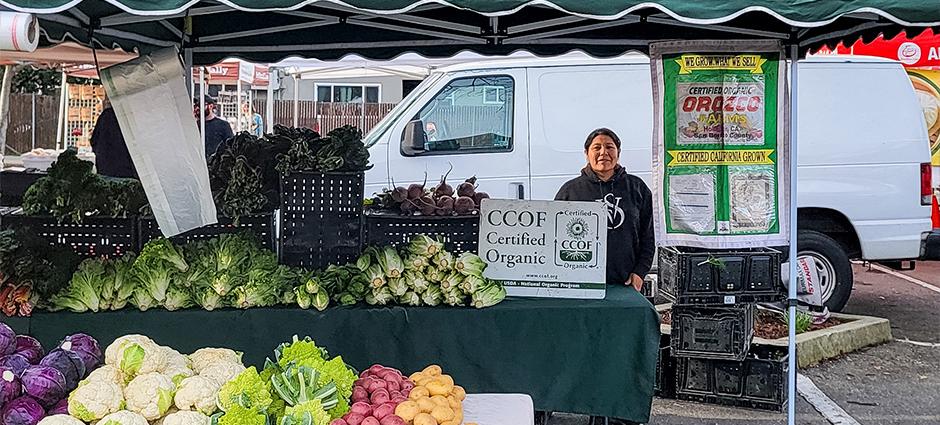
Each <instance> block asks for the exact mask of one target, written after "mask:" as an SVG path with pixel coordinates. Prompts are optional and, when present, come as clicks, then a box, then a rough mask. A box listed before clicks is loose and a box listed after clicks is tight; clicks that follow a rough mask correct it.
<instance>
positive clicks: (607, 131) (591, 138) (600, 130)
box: [584, 127, 620, 152]
mask: <svg viewBox="0 0 940 425" xmlns="http://www.w3.org/2000/svg"><path fill="white" fill-rule="evenodd" d="M597 136H607V137H610V138H611V139H613V140H614V144H615V145H617V151H618V152H619V151H620V137H617V133H614V131H613V130H611V129H609V128H605V127H601V128H598V129H597V130H594V131H592V132H591V134H588V137H587V140H585V141H584V150H585V151H587V150H588V148H589V147H591V142H593V141H594V138H595V137H597Z"/></svg>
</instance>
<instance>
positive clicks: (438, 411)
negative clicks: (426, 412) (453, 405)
mask: <svg viewBox="0 0 940 425" xmlns="http://www.w3.org/2000/svg"><path fill="white" fill-rule="evenodd" d="M431 416H433V417H434V420H436V421H437V422H438V423H441V422H446V421H450V420H453V419H454V411H453V410H450V407H447V406H437V407H435V408H434V410H432V411H431Z"/></svg>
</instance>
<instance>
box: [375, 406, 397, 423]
mask: <svg viewBox="0 0 940 425" xmlns="http://www.w3.org/2000/svg"><path fill="white" fill-rule="evenodd" d="M393 413H395V404H393V403H382V405H380V406H378V407H376V408H375V409H373V410H372V416H375V418H376V419H379V420H381V419H382V418H384V417H386V416H388V415H391V414H393Z"/></svg>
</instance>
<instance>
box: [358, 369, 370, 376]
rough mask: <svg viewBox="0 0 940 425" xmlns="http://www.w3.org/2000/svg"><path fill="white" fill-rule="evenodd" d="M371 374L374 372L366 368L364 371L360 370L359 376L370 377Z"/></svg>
mask: <svg viewBox="0 0 940 425" xmlns="http://www.w3.org/2000/svg"><path fill="white" fill-rule="evenodd" d="M369 376H372V374H371V373H369V369H366V370H364V371H362V372H359V377H360V378H368V377H369Z"/></svg>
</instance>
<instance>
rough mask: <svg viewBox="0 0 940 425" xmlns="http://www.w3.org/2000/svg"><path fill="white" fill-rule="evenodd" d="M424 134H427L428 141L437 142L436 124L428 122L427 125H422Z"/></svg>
mask: <svg viewBox="0 0 940 425" xmlns="http://www.w3.org/2000/svg"><path fill="white" fill-rule="evenodd" d="M424 132H425V133H427V135H428V140H430V141H432V142H434V141H437V137H438V134H437V123H436V122H434V121H428V123H427V124H425V125H424Z"/></svg>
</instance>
